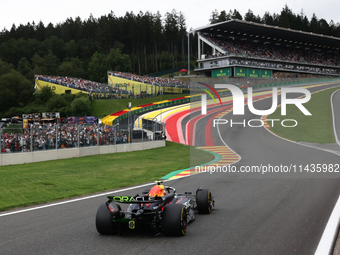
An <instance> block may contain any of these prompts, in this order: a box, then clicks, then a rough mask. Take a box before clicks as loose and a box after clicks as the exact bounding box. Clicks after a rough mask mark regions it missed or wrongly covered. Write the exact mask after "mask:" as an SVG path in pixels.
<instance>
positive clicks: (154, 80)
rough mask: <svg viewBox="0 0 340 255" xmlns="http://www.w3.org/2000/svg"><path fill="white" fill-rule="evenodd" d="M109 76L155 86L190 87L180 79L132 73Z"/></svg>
mask: <svg viewBox="0 0 340 255" xmlns="http://www.w3.org/2000/svg"><path fill="white" fill-rule="evenodd" d="M108 75H111V76H116V77H120V78H124V79H128V80H131V81H136V82H141V83H146V84H150V85H155V86H164V87H175V88H188V85H189V84H188V82H185V81H182V80H178V79H172V78H160V77H150V76H147V75H145V76H140V75H136V74H131V73H124V72H115V71H109V72H108Z"/></svg>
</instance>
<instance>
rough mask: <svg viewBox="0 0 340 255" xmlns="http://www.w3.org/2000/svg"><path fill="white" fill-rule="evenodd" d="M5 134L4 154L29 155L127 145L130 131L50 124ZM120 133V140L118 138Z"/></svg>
mask: <svg viewBox="0 0 340 255" xmlns="http://www.w3.org/2000/svg"><path fill="white" fill-rule="evenodd" d="M5 132H7V133H2V134H1V152H2V153H9V152H28V151H32V150H33V151H40V150H50V149H56V148H58V149H63V148H73V147H85V146H95V145H113V144H119V143H127V142H128V138H127V131H125V130H124V131H121V132H120V131H119V130H115V128H113V127H111V126H106V125H103V124H101V125H86V124H78V125H74V124H61V125H57V124H48V125H46V126H35V127H33V128H31V129H21V128H20V129H19V128H17V129H9V128H8V129H6V131H5ZM115 132H116V137H115ZM115 138H116V140H115Z"/></svg>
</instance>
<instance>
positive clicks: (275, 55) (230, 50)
mask: <svg viewBox="0 0 340 255" xmlns="http://www.w3.org/2000/svg"><path fill="white" fill-rule="evenodd" d="M202 36H203V37H204V38H205V39H207V40H208V41H210V42H212V43H213V44H216V45H217V46H218V47H219V48H220V49H222V50H223V51H224V53H217V54H215V55H205V59H209V58H216V57H221V56H241V57H245V58H254V59H257V60H258V61H250V60H249V61H240V63H239V64H245V65H254V63H255V64H257V65H265V64H266V65H267V67H273V68H275V65H280V64H270V63H268V62H262V63H261V61H260V60H261V59H265V60H278V61H283V62H292V65H289V64H284V65H280V66H279V67H280V68H283V69H295V70H305V71H312V72H325V73H339V69H332V67H333V68H334V67H338V66H339V65H340V57H339V55H336V54H334V51H329V50H325V49H323V48H319V47H311V46H305V45H300V44H299V45H297V46H293V43H292V44H291V45H290V46H288V45H287V43H285V44H286V46H283V45H282V43H276V44H269V43H267V42H261V41H260V40H256V42H251V41H249V40H242V38H236V37H225V38H223V39H222V37H216V36H213V35H210V34H208V33H204V34H202ZM235 63H237V60H234V62H231V63H230V64H235ZM293 64H294V65H293ZM306 64H307V65H306ZM309 64H313V65H319V66H324V67H308V65H309Z"/></svg>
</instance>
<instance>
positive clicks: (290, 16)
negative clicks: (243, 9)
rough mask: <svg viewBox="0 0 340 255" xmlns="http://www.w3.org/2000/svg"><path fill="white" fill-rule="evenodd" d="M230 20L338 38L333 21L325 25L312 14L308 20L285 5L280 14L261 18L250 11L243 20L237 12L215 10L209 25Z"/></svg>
mask: <svg viewBox="0 0 340 255" xmlns="http://www.w3.org/2000/svg"><path fill="white" fill-rule="evenodd" d="M231 19H239V20H245V21H252V22H257V23H261V24H266V25H271V26H279V27H285V28H291V29H295V30H302V31H306V32H313V33H317V34H324V35H329V36H335V37H340V24H339V23H336V24H335V23H334V21H333V20H331V21H330V22H329V23H327V21H326V20H325V19H318V18H317V17H316V15H315V13H313V16H312V18H311V19H310V20H309V19H308V18H307V16H306V15H305V13H304V12H303V10H301V12H300V13H298V14H296V13H293V11H292V10H291V9H290V8H289V7H288V5H287V4H286V5H285V6H284V7H283V8H282V10H281V13H278V14H277V13H274V14H270V13H269V12H265V14H264V15H263V17H262V18H261V17H260V16H259V15H255V14H254V13H253V11H252V10H250V9H249V10H248V12H247V13H246V14H245V15H244V17H243V18H242V16H241V15H240V13H239V12H238V11H237V10H234V11H232V10H230V11H229V12H228V13H227V12H226V11H225V10H222V11H221V12H218V10H216V9H215V10H213V11H212V12H211V15H210V19H209V21H210V24H214V23H218V22H222V21H227V20H231Z"/></svg>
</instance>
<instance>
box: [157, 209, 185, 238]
mask: <svg viewBox="0 0 340 255" xmlns="http://www.w3.org/2000/svg"><path fill="white" fill-rule="evenodd" d="M187 227H188V216H187V212H186V209H185V207H184V206H183V205H181V204H168V205H166V206H165V207H164V212H163V232H164V234H165V235H167V236H184V235H185V234H186V232H187Z"/></svg>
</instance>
